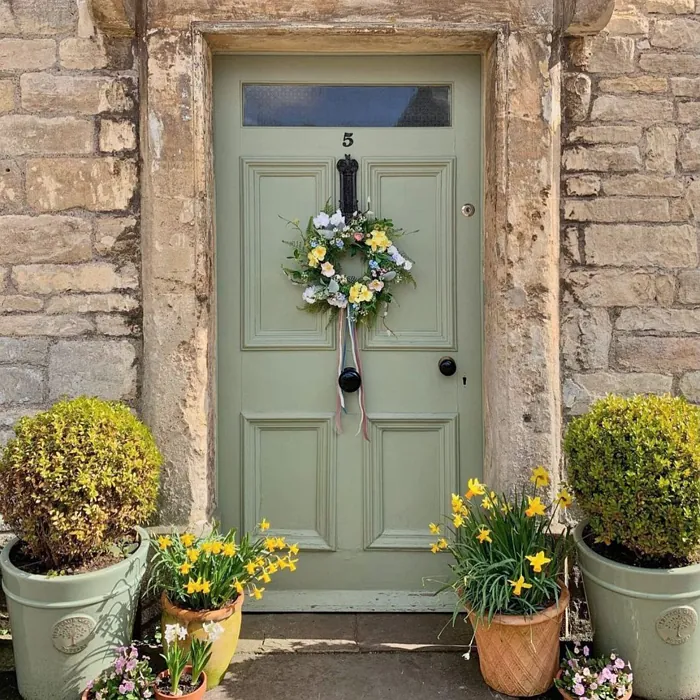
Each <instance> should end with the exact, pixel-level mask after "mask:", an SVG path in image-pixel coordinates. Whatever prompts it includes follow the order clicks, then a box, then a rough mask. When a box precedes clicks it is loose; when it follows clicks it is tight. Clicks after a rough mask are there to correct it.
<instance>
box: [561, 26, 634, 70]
mask: <svg viewBox="0 0 700 700" xmlns="http://www.w3.org/2000/svg"><path fill="white" fill-rule="evenodd" d="M569 57H570V59H571V62H572V63H573V65H575V66H576V67H577V68H579V69H581V70H584V71H587V72H589V73H631V72H633V71H634V70H635V65H634V39H632V38H630V37H625V36H612V35H611V34H607V33H603V34H598V35H596V36H593V37H581V38H577V39H574V40H573V41H571V42H570V44H569Z"/></svg>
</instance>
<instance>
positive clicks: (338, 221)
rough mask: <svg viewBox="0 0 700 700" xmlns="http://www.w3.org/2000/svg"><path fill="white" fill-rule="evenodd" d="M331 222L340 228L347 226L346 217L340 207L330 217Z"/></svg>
mask: <svg viewBox="0 0 700 700" xmlns="http://www.w3.org/2000/svg"><path fill="white" fill-rule="evenodd" d="M330 224H331V226H333V227H334V228H340V227H341V226H345V217H344V216H343V215H342V213H341V211H340V209H338V210H337V211H336V212H335V214H333V216H331V218H330Z"/></svg>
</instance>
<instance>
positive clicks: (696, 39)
mask: <svg viewBox="0 0 700 700" xmlns="http://www.w3.org/2000/svg"><path fill="white" fill-rule="evenodd" d="M650 41H651V44H652V46H658V47H659V48H662V49H677V50H678V51H690V52H693V51H700V23H698V22H697V21H696V20H694V19H682V18H678V19H669V20H663V19H660V20H657V21H656V22H654V30H653V32H652V33H651V37H650Z"/></svg>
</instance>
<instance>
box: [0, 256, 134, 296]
mask: <svg viewBox="0 0 700 700" xmlns="http://www.w3.org/2000/svg"><path fill="white" fill-rule="evenodd" d="M12 281H13V282H14V284H15V286H16V288H17V290H18V291H20V292H22V293H28V294H56V293H60V292H111V291H113V290H115V289H136V288H137V287H138V271H137V270H136V267H135V266H134V265H131V264H129V265H124V267H122V268H121V269H117V268H116V267H115V266H114V265H112V264H111V263H106V262H94V263H84V264H82V265H15V267H13V268H12Z"/></svg>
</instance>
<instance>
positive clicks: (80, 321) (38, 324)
mask: <svg viewBox="0 0 700 700" xmlns="http://www.w3.org/2000/svg"><path fill="white" fill-rule="evenodd" d="M94 330H95V325H94V323H93V322H92V321H91V320H90V319H89V318H86V317H85V316H71V315H66V316H45V315H43V314H13V315H12V316H0V335H9V336H27V335H28V336H73V335H82V334H84V333H90V332H92V331H94Z"/></svg>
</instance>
